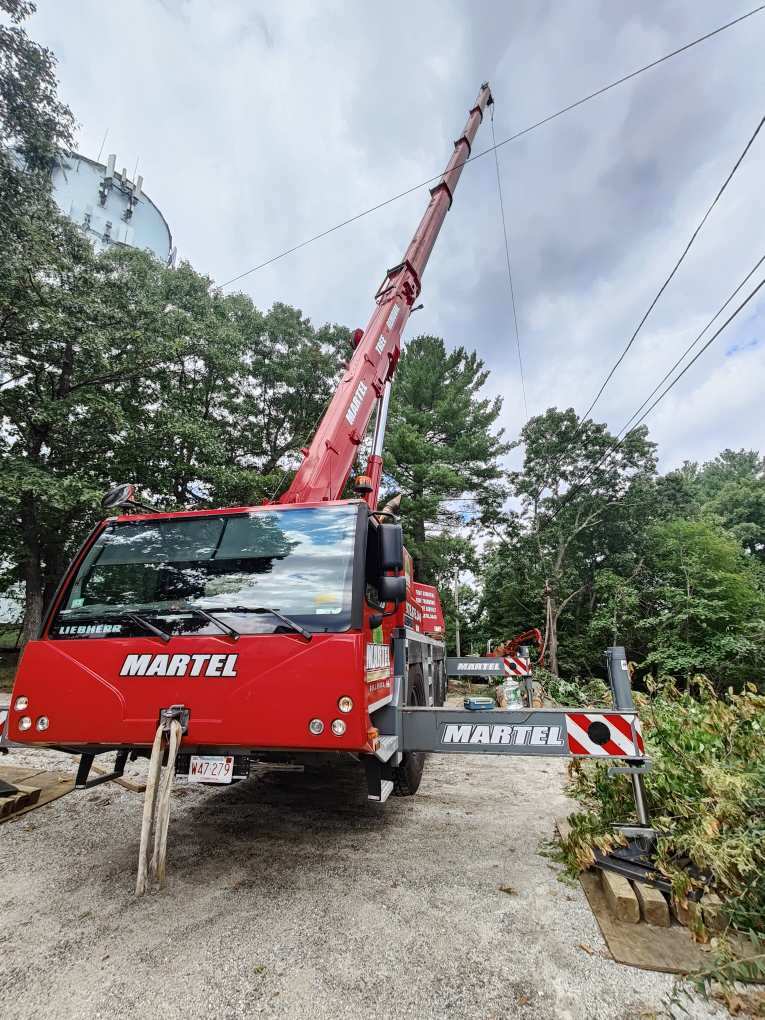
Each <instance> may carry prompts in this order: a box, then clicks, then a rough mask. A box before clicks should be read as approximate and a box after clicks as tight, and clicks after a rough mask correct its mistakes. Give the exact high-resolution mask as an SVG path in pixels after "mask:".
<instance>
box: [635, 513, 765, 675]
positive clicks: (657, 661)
mask: <svg viewBox="0 0 765 1020" xmlns="http://www.w3.org/2000/svg"><path fill="white" fill-rule="evenodd" d="M649 548H650V555H649V559H648V562H647V564H646V570H645V574H644V578H643V580H642V585H641V588H642V590H641V592H640V601H641V617H640V620H639V627H640V629H641V630H642V631H643V632H644V640H645V644H646V646H647V647H648V648H649V651H648V653H647V655H646V657H645V662H646V664H652V665H655V666H656V668H657V669H658V670H660V671H661V672H663V673H668V674H671V675H674V676H677V677H682V678H684V679H685V680H689V679H690V678H691V676H692V675H693V674H694V673H705V674H707V675H708V676H709V677H710V678H711V679H713V680H714V681H715V682H716V683H717V684H718V685H719V686H724V685H725V684H727V683H730V682H736V683H738V684H740V683H742V682H744V681H746V680H753V679H758V680H760V681H761V680H762V665H763V651H764V650H765V596H764V595H763V590H762V573H761V568H760V567H759V565H758V564H756V563H755V562H753V561H752V558H751V557H750V556H748V555H747V554H746V553H745V552H744V551H742V549H741V547H740V545H739V543H738V542H737V540H736V538H735V537H734V536H733V535H731V534H730V533H729V532H727V531H726V530H725V529H723V528H721V527H720V526H719V524H715V523H714V522H712V521H708V520H695V521H685V520H675V521H667V522H664V523H662V524H659V525H656V526H654V527H653V528H652V529H651V531H650V546H649Z"/></svg>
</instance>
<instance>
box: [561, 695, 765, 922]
mask: <svg viewBox="0 0 765 1020" xmlns="http://www.w3.org/2000/svg"><path fill="white" fill-rule="evenodd" d="M635 698H636V701H637V702H638V710H639V712H640V715H641V718H642V720H643V727H644V731H645V739H646V750H647V754H648V756H649V757H650V759H651V762H652V768H651V770H650V771H649V772H648V773H647V774H646V776H645V787H646V796H647V802H648V809H649V813H650V816H651V822H652V824H653V825H654V827H655V828H656V829H657V830H659V832H660V833H661V836H660V838H659V840H658V844H657V858H658V864H659V866H660V868H661V869H662V871H663V872H664V873H665V874H666V875H667V876H668V877H669V878H670V879H671V881H672V884H673V888H674V890H675V892H676V894H677V895H678V896H679V897H680V898H684V897H685V896H686V895H687V893H688V892H689V891H690V890H691V889H692V888H694V887H696V888H701V887H703V885H704V884H705V883H704V881H703V878H702V877H701V876H708V884H709V885H711V887H713V888H714V889H715V890H716V892H717V893H718V895H719V896H720V897H721V899H722V900H723V902H724V903H725V906H726V912H727V916H728V918H729V921H730V924H731V926H732V927H733V928H738V929H741V930H747V931H754V932H758V933H760V934H763V933H765V696H763V695H760V694H758V693H757V691H756V688H755V687H754V686H753V685H751V684H750V685H747V686H746V687H745V689H744V690H743V691H742V693H740V694H735V693H734V692H733V691H732V690H729V691H728V692H727V694H726V695H724V696H723V697H717V696H716V695H715V692H714V689H713V688H712V685H711V684H710V683H709V681H708V680H707V679H706V678H705V677H696V678H695V679H694V681H693V682H692V684H691V689H690V690H689V691H680V690H678V688H677V686H676V685H675V683H674V681H673V680H671V679H669V680H664V681H662V682H660V683H658V684H656V685H655V686H654V688H653V689H652V690H651V691H650V692H649V694H648V695H647V696H644V695H640V694H637V695H636V696H635ZM570 774H571V780H572V782H571V787H570V793H571V795H572V796H573V797H575V798H576V799H577V800H579V801H580V802H581V803H582V804H583V805H584V807H585V810H584V811H583V812H580V813H577V814H574V815H572V816H571V819H570V821H571V824H572V832H571V834H570V836H569V837H568V838H567V839H566V840H564V842H563V851H564V855H565V859H566V863H567V864H568V866H569V868H570V869H572V870H573V869H577V870H578V869H580V868H584V867H587V866H588V865H589V864H591V863H592V860H593V856H592V849H593V847H595V846H598V847H600V848H601V849H609V848H610V847H611V846H613V845H615V843H616V842H617V839H618V837H616V836H614V833H613V828H612V826H613V824H614V823H615V822H624V821H628V820H629V819H631V818H633V817H634V804H633V800H632V788H631V786H630V784H629V783H628V782H627V780H626V779H609V778H608V776H607V765H606V764H605V763H599V762H579V761H576V762H574V763H573V764H572V765H571V768H570ZM694 876H696V877H694Z"/></svg>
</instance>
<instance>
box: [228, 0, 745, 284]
mask: <svg viewBox="0 0 765 1020" xmlns="http://www.w3.org/2000/svg"><path fill="white" fill-rule="evenodd" d="M763 10H765V4H760V5H759V6H758V7H755V8H753V9H752V10H751V11H747V12H746V13H745V14H742V15H741V16H740V17H738V18H734V19H733V20H732V21H728V22H726V23H725V24H723V25H719V26H718V27H717V28H715V29H712V31H711V32H707V33H705V34H704V35H701V36H699V37H698V38H696V39H692V40H691V41H690V42H688V43H685V45H683V46H680V47H678V48H677V49H675V50H672V51H671V52H670V53H665V54H664V55H663V56H661V57H658V58H657V59H656V60H652V61H651V62H650V63H648V64H644V65H643V66H642V67H639V68H637V69H636V70H634V71H630V73H629V74H625V75H622V77H621V78H617V79H616V80H615V81H612V82H609V83H608V85H603V86H602V87H601V88H599V89H596V90H595V91H594V92H590V93H589V94H588V95H586V96H582V97H581V98H580V99H577V100H575V101H574V102H573V103H569V104H568V105H567V106H564V107H562V108H561V109H560V110H556V111H555V112H554V113H550V114H548V115H547V116H546V117H543V118H542V119H541V120H538V121H535V122H534V123H533V124H529V125H528V126H527V127H525V128H522V129H521V130H520V131H516V132H515V134H512V135H510V136H508V137H507V138H503V139H502V141H500V142H497V143H496V144H495V145H492V146H490V147H489V148H487V149H483V150H482V151H481V152H477V153H475V155H471V156H469V157H468V158H467V159H466V160H464V161H463V162H462V163H460V164H458V166H459V167H462V166H465V165H466V164H468V163H474V162H475V161H476V160H478V159H480V158H481V157H482V156H486V155H488V153H490V152H494V151H495V150H496V149H500V148H502V146H503V145H508V144H509V143H510V142H514V141H516V140H517V139H518V138H522V137H523V136H524V135H527V134H529V133H530V132H532V131H536V130H537V128H540V127H543V126H544V125H545V124H549V123H550V121H552V120H555V119H556V118H558V117H561V116H563V114H565V113H570V112H571V110H575V109H576V108H577V107H579V106H583V105H584V103H588V102H589V101H590V100H591V99H597V97H598V96H602V95H603V94H604V93H605V92H609V91H610V90H611V89H614V88H616V87H617V86H619V85H623V84H624V83H625V82H628V81H630V80H631V79H632V78H636V77H637V76H638V75H640V74H643V72H645V71H650V70H651V69H652V68H654V67H657V66H658V65H659V64H663V63H664V62H665V61H666V60H670V59H671V58H672V57H676V56H678V55H679V54H680V53H684V52H685V51H686V50H689V49H691V48H692V47H694V46H698V45H699V44H700V43H702V42H706V40H707V39H711V38H712V37H713V36H716V35H719V34H720V33H721V32H724V31H726V29H729V28H732V27H733V26H734V25H738V24H739V23H740V22H742V21H744V20H746V19H747V18H751V17H752V16H753V15H754V14H759V13H760V12H761V11H763ZM440 178H441V174H440V173H438V174H434V175H433V176H432V177H428V178H427V179H426V180H424V181H420V182H419V183H418V184H415V185H413V186H412V187H411V188H407V189H406V190H405V191H400V192H399V193H398V194H397V195H393V196H392V197H391V198H387V199H385V200H384V201H383V202H378V203H377V204H376V205H373V206H370V207H369V208H368V209H364V210H363V211H362V212H360V213H356V214H355V215H354V216H349V217H348V218H347V219H345V220H342V221H341V222H340V223H336V224H335V225H334V226H332V227H328V228H327V229H326V230H322V231H320V232H319V233H318V234H314V235H313V236H312V237H309V238H306V240H305V241H300V242H299V243H298V244H295V245H292V247H290V248H286V249H285V250H284V251H282V252H279V254H278V255H274V256H272V257H271V258H269V259H266V260H265V261H264V262H260V263H258V265H256V266H253V267H252V268H251V269H247V270H245V271H244V272H243V273H239V274H238V275H237V276H232V277H231V279H230V280H226V281H225V283H221V284H219V285H218V288H217V289H219V290H223V288H224V287H230V286H231V284H232V283H237V282H238V281H239V280H243V279H244V278H245V277H246V276H251V275H252V274H253V273H257V272H258V271H259V270H261V269H265V268H266V267H267V266H270V265H273V263H274V262H278V261H280V259H283V258H286V257H287V256H288V255H292V254H293V253H294V252H296V251H299V250H300V249H301V248H306V247H307V246H308V245H309V244H313V243H314V242H315V241H319V240H321V239H322V238H323V237H327V236H328V235H329V234H333V233H335V231H337V230H341V229H342V228H343V227H347V226H349V225H350V224H351V223H355V222H356V221H357V220H360V219H362V218H363V217H365V216H369V215H370V214H371V213H373V212H377V211H378V210H379V209H383V208H384V207H385V206H386V205H391V204H392V203H393V202H397V201H398V200H399V199H401V198H405V197H406V196H407V195H411V194H412V193H413V192H415V191H418V190H419V189H420V188H423V187H425V186H426V185H428V184H432V183H433V182H434V181H438V180H440Z"/></svg>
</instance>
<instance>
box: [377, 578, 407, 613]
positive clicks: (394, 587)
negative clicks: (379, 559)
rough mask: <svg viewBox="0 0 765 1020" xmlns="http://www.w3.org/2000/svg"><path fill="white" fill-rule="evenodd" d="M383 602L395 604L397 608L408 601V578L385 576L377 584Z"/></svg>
mask: <svg viewBox="0 0 765 1020" xmlns="http://www.w3.org/2000/svg"><path fill="white" fill-rule="evenodd" d="M377 591H378V592H379V595H380V601H381V602H394V603H395V604H396V605H397V606H398V605H400V603H402V602H404V601H405V599H406V578H405V577H390V576H388V575H387V574H384V575H383V576H382V577H381V578H380V579H379V580H378V582H377Z"/></svg>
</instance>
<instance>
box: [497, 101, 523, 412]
mask: <svg viewBox="0 0 765 1020" xmlns="http://www.w3.org/2000/svg"><path fill="white" fill-rule="evenodd" d="M491 140H492V142H493V143H494V145H493V149H494V165H495V167H496V170H497V192H498V194H499V211H500V214H501V216H502V233H503V234H504V237H505V259H506V261H507V282H508V284H509V285H510V301H511V303H512V306H513V324H514V326H515V346H516V348H517V349H518V368H519V369H520V373H521V395H522V396H523V423H524V425H525V424H526V422H527V421H528V420H529V405H528V404H527V402H526V380H525V377H524V373H523V355H522V353H521V334H520V333H519V332H518V315H517V312H516V309H515V288H514V287H513V271H512V269H511V268H510V241H509V239H508V233H507V221H506V219H505V203H504V202H503V200H502V179H501V177H500V173H499V154H498V153H497V138H496V135H495V134H494V104H492V107H491Z"/></svg>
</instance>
